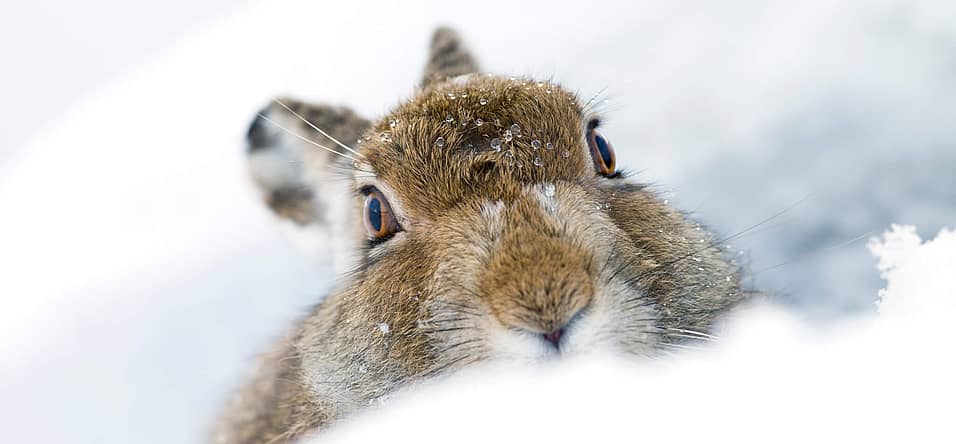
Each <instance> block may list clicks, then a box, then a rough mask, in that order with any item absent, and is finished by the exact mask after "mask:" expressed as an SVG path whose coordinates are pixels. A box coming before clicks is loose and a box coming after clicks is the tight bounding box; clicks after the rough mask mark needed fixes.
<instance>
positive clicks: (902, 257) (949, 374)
mask: <svg viewBox="0 0 956 444" xmlns="http://www.w3.org/2000/svg"><path fill="white" fill-rule="evenodd" d="M870 249H871V250H872V251H873V253H874V254H875V255H876V256H877V257H878V258H879V269H880V270H881V272H882V273H883V276H884V278H885V279H886V280H887V283H886V289H884V290H882V291H880V298H881V302H880V315H879V317H878V318H875V319H869V318H866V319H855V320H851V321H846V322H843V323H841V324H840V325H838V326H835V327H833V326H832V327H829V328H827V329H824V330H822V331H821V330H820V329H818V328H814V327H813V326H811V325H808V324H805V323H803V322H800V321H798V320H796V319H794V318H793V317H791V316H790V315H788V314H786V313H785V312H781V311H779V310H777V309H770V308H767V307H763V308H760V307H754V308H752V309H750V310H747V311H746V312H744V313H743V314H741V315H740V316H739V317H737V318H736V319H734V320H733V321H732V322H731V324H730V325H728V326H727V328H726V331H725V334H724V335H723V338H722V339H721V340H720V341H719V342H718V343H717V344H716V345H715V346H714V347H712V348H708V349H707V350H702V351H699V352H688V353H686V354H684V355H683V356H681V357H679V358H677V359H673V360H664V361H660V362H656V363H652V364H647V363H644V364H638V363H634V362H623V361H618V360H615V359H614V358H612V357H607V356H598V357H594V356H591V357H582V358H579V359H577V360H575V361H571V362H567V363H561V364H557V365H550V366H544V367H540V368H530V369H529V368H523V369H506V368H496V369H478V370H475V371H473V372H471V373H469V374H465V375H460V376H458V377H454V378H451V379H450V380H446V381H443V382H442V383H439V384H435V385H433V386H426V387H419V388H417V389H416V390H415V391H414V392H412V393H408V394H404V395H400V396H398V397H397V398H395V399H391V400H389V401H387V402H386V403H385V405H383V406H377V407H376V408H375V410H372V411H369V412H368V413H366V414H364V415H361V416H360V417H359V418H357V419H355V420H353V421H350V422H349V423H346V424H345V425H343V426H342V427H341V428H337V429H334V430H333V431H332V433H330V434H329V435H328V436H320V437H318V438H315V439H314V442H315V443H316V444H318V443H326V442H342V443H346V442H416V443H431V442H433V443H445V442H462V443H489V442H551V443H581V442H637V441H648V440H651V441H654V440H656V441H663V442H675V441H676V442H691V441H693V442H728V441H732V442H820V441H823V442H839V441H843V442H953V440H954V439H956V431H954V430H953V428H952V424H951V421H952V409H953V401H952V400H953V399H954V396H956V382H954V381H953V375H954V374H956V373H954V371H956V365H954V364H956V363H954V356H953V353H952V344H953V341H954V340H956V333H954V330H953V329H952V328H951V322H952V319H953V316H956V278H954V274H953V270H956V232H954V231H949V230H944V231H941V232H940V233H939V234H938V235H937V237H936V239H934V240H932V241H928V242H926V243H923V244H921V243H920V239H919V237H917V236H916V235H915V229H914V228H913V227H899V226H896V227H894V228H893V230H892V231H890V232H888V233H886V234H885V235H884V236H883V238H882V239H881V240H873V241H872V242H871V243H870ZM306 442H308V440H306Z"/></svg>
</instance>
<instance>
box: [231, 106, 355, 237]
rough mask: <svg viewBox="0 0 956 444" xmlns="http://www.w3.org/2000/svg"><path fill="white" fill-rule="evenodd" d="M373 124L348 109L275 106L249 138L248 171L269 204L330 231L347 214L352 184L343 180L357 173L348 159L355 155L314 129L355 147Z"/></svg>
mask: <svg viewBox="0 0 956 444" xmlns="http://www.w3.org/2000/svg"><path fill="white" fill-rule="evenodd" d="M370 124H371V123H370V122H369V121H368V120H366V119H364V118H362V117H360V116H358V115H357V114H355V113H354V112H352V110H351V109H349V108H345V107H338V106H330V105H325V104H309V103H305V102H301V101H298V100H294V99H276V100H274V101H272V102H271V103H270V104H269V106H267V107H266V108H265V109H263V110H262V111H260V112H259V113H258V114H257V115H256V117H255V118H254V119H253V121H252V124H251V125H250V126H249V131H248V134H247V135H246V142H247V146H246V156H247V157H246V158H247V160H248V166H249V172H250V175H251V176H252V179H253V181H254V182H255V184H256V185H257V186H258V188H259V190H260V192H261V195H262V199H263V201H264V202H265V204H266V205H267V206H268V207H269V208H270V209H271V210H272V211H273V212H275V213H276V215H278V216H279V217H281V218H283V219H287V220H289V221H292V222H294V223H295V224H297V225H302V226H313V227H317V228H320V229H321V230H323V231H324V230H326V229H331V228H332V227H331V226H330V225H331V224H333V222H334V219H335V217H337V216H338V215H341V214H344V213H345V212H346V210H347V209H348V208H345V207H342V208H339V206H341V205H344V203H342V202H341V201H342V199H343V196H347V195H348V191H347V184H348V183H349V181H348V180H345V178H344V177H343V176H348V175H349V172H350V171H351V169H352V167H351V160H350V159H349V157H348V156H352V157H354V156H353V155H352V154H351V153H349V152H348V151H347V150H345V149H344V148H342V147H341V146H340V145H338V143H336V141H333V140H331V139H330V138H329V137H326V136H324V135H322V134H321V133H320V132H319V131H317V130H316V129H315V128H320V129H322V130H323V131H325V132H326V133H327V134H328V135H329V136H332V137H334V138H335V140H337V141H339V142H342V143H343V144H345V145H347V146H354V144H355V141H356V140H358V138H359V137H360V136H361V135H362V133H364V132H365V130H366V129H367V128H368V127H369V125H370ZM315 144H317V145H322V146H325V147H327V148H329V149H332V150H335V151H336V152H337V153H339V154H336V153H332V152H329V151H327V150H325V149H322V148H320V147H318V146H316V145H315ZM343 189H345V190H346V191H344V194H343Z"/></svg>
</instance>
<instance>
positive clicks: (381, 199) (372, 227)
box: [365, 188, 402, 240]
mask: <svg viewBox="0 0 956 444" xmlns="http://www.w3.org/2000/svg"><path fill="white" fill-rule="evenodd" d="M365 227H366V228H367V229H368V234H369V236H371V237H372V239H375V240H384V239H387V238H388V237H390V236H391V235H393V234H395V233H397V232H399V231H401V229H402V227H400V226H399V225H398V220H396V219H395V214H394V213H392V208H391V207H389V206H388V201H387V200H385V196H384V195H383V194H382V193H381V192H380V191H378V190H377V189H375V188H371V189H369V191H368V196H366V197H365Z"/></svg>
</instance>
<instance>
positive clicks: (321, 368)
mask: <svg viewBox="0 0 956 444" xmlns="http://www.w3.org/2000/svg"><path fill="white" fill-rule="evenodd" d="M441 32H445V31H441ZM440 37H441V36H440ZM442 39H444V37H441V38H438V37H436V40H437V41H442V42H443V43H444V44H448V42H447V41H443V40H442ZM452 43H454V45H453V46H455V47H456V48H458V47H460V42H457V40H455V42H452ZM469 64H473V62H472V61H471V58H470V56H469V57H468V58H467V63H466V64H465V65H456V66H452V67H451V68H450V69H447V70H445V71H443V70H437V71H436V72H431V73H429V74H427V75H426V79H428V78H432V79H443V78H446V77H448V76H446V75H444V74H443V73H445V72H448V73H454V74H459V73H460V72H459V71H460V70H461V69H463V66H464V67H467V68H473V66H471V65H469ZM432 65H436V64H435V63H432V64H430V65H429V66H432ZM436 66H443V65H442V64H441V63H437V65H436ZM483 103H484V104H483ZM449 116H450V117H451V121H450V122H449V121H446V119H447V118H448V117H449ZM595 118H596V116H594V115H592V114H590V110H589V109H587V107H586V106H583V105H582V104H581V103H580V101H579V100H578V99H577V97H575V96H574V95H573V94H571V93H569V92H567V91H566V90H564V89H563V88H561V87H560V86H558V85H553V84H548V83H538V82H535V81H532V80H530V79H509V78H502V77H496V76H488V75H472V76H471V77H469V78H467V79H456V80H450V81H433V82H429V83H428V84H427V85H426V86H425V87H424V88H423V89H422V90H421V91H419V92H418V93H417V94H416V95H415V96H414V97H413V98H412V99H410V100H409V101H407V102H405V103H402V104H400V105H399V106H398V107H397V108H396V109H395V110H394V111H392V112H391V113H389V114H388V115H386V116H384V117H383V118H381V119H379V120H378V121H377V122H376V123H374V124H372V126H371V128H369V130H368V132H367V133H366V135H365V137H363V140H364V141H363V142H362V143H361V144H360V145H359V147H360V152H361V153H362V158H360V159H359V160H360V161H359V162H357V164H356V166H355V169H354V171H353V179H352V188H353V192H356V197H355V199H354V201H353V206H352V208H349V209H348V211H350V213H349V214H354V217H355V218H356V219H355V220H356V223H355V224H354V225H355V226H361V225H360V223H361V220H360V219H359V217H360V216H361V214H362V213H361V208H362V207H361V205H362V197H361V196H360V195H359V192H360V191H361V189H362V188H363V187H366V186H369V185H374V186H376V187H378V188H379V189H380V190H381V191H382V192H384V193H385V194H386V196H387V197H388V199H389V201H390V203H391V205H392V207H393V210H394V211H395V212H396V213H397V214H399V215H400V218H399V223H400V224H401V225H402V227H403V229H404V231H402V232H400V233H398V234H397V235H395V237H394V238H392V239H391V240H389V241H387V242H385V243H384V244H381V245H371V244H368V243H367V241H366V240H365V239H364V238H362V235H361V234H359V235H358V238H357V239H356V249H357V250H360V251H361V252H362V253H361V254H359V255H358V260H357V262H356V264H355V269H354V271H353V272H352V273H350V274H348V275H347V276H344V277H343V279H342V285H341V286H340V288H339V290H337V291H335V292H334V293H332V294H330V295H329V296H328V297H327V298H326V299H325V300H324V301H323V302H322V303H321V304H320V305H318V306H317V307H316V308H315V309H314V310H313V311H312V312H311V313H310V314H309V315H308V316H306V317H305V318H304V320H303V321H302V322H301V323H299V324H298V325H297V326H295V327H294V328H293V330H292V331H293V333H292V334H291V335H290V338H289V339H287V340H285V341H283V342H282V343H281V344H280V345H279V346H278V347H277V348H276V350H275V351H274V352H273V353H272V354H270V355H267V356H266V358H265V359H264V360H263V362H262V364H261V365H262V367H261V368H260V371H259V373H258V374H257V375H256V376H255V377H254V378H253V380H252V382H251V383H250V384H248V385H247V386H246V388H245V389H244V390H243V391H241V392H240V396H239V397H238V398H237V400H236V401H235V402H234V403H233V405H232V406H231V408H230V409H229V410H228V411H227V414H226V415H225V417H224V419H223V421H222V422H221V423H220V425H219V428H218V431H217V434H216V437H217V440H216V442H219V443H224V444H226V443H228V444H233V443H236V444H238V443H261V442H276V443H280V442H289V441H290V440H293V439H294V438H296V437H299V436H301V435H303V434H304V433H307V432H314V431H317V430H322V429H323V428H324V427H326V426H328V425H329V424H331V423H333V422H334V421H335V420H337V419H339V418H342V417H343V416H346V415H348V414H349V413H351V412H353V411H355V410H357V409H359V408H361V407H362V406H365V405H367V404H369V403H371V402H374V401H375V400H377V399H379V398H381V397H382V396H384V395H387V394H389V393H390V392H392V391H393V390H395V389H396V388H399V387H402V386H404V385H406V384H408V383H411V382H414V381H416V380H421V379H425V378H428V377H431V376H435V375H438V374H442V373H446V372H449V371H453V370H455V369H457V368H461V367H464V366H468V365H472V364H475V363H480V362H484V361H488V360H492V359H510V358H518V359H521V358H522V356H523V353H525V352H526V351H527V353H530V354H532V355H534V356H538V355H537V354H536V353H538V351H539V350H542V352H541V353H544V354H545V355H547V353H552V354H555V353H556V352H554V351H553V350H552V352H546V351H543V350H551V349H548V348H547V347H546V346H545V345H544V342H543V340H542V339H541V334H542V333H548V332H551V331H554V330H555V329H557V328H561V327H563V326H565V325H568V326H569V327H568V329H569V330H568V331H569V335H570V336H571V337H572V338H574V337H575V335H577V336H576V337H578V338H580V342H578V343H575V342H573V340H569V341H571V342H569V343H568V344H569V347H570V348H569V349H567V350H565V349H561V352H562V353H564V352H577V351H582V350H580V349H583V351H587V349H588V348H590V347H592V346H593V347H603V348H610V349H612V350H617V351H619V352H623V353H629V354H633V355H638V356H651V355H654V354H655V353H658V352H660V351H661V350H664V349H667V348H668V346H669V345H671V344H675V343H679V342H683V341H685V339H682V337H683V336H684V335H683V334H681V333H679V332H680V331H682V330H693V331H697V332H707V331H709V330H710V328H711V326H712V324H713V322H714V319H715V318H716V317H717V316H718V315H719V314H720V313H721V312H723V311H724V310H726V309H727V308H729V307H731V306H732V305H733V304H735V303H736V302H737V301H739V300H740V299H741V297H742V295H743V292H742V291H740V289H739V288H738V276H737V270H736V268H735V267H734V266H733V265H732V264H730V263H729V262H727V261H726V260H724V258H723V255H722V253H721V251H720V250H719V249H718V248H716V247H715V246H713V245H712V243H713V241H714V239H713V238H712V237H711V236H710V235H709V234H708V233H707V232H706V231H704V230H702V229H701V228H700V227H699V226H698V225H696V224H695V223H693V222H691V221H689V220H687V219H686V218H685V217H684V216H683V215H682V214H680V213H679V212H678V211H676V210H674V209H673V208H671V207H669V206H667V205H666V204H665V203H664V202H662V201H661V200H660V199H658V198H657V197H656V196H655V195H654V194H653V193H651V192H649V191H648V190H647V189H646V188H645V187H644V186H642V185H639V184H633V183H630V182H629V181H627V180H626V179H620V178H612V179H608V178H604V177H600V176H599V175H597V174H596V173H595V171H594V169H593V166H592V161H591V157H590V156H591V155H590V152H589V150H588V147H587V144H586V142H585V140H584V134H585V131H586V128H587V126H588V124H589V123H590V122H592V120H593V119H595ZM476 119H481V120H480V121H481V122H482V124H481V125H479V124H478V120H476ZM512 125H518V127H519V128H520V135H519V134H516V133H513V134H512V139H511V140H510V141H506V137H505V136H506V134H507V132H508V131H510V130H511V128H512ZM496 138H497V139H499V140H500V141H501V145H502V150H501V152H496V151H495V150H493V149H491V140H492V139H496ZM535 141H537V142H540V147H538V148H537V149H536V148H535V146H536V145H537V142H535ZM548 144H550V146H553V148H552V149H549V148H548V146H549V145H548ZM317 192H321V191H317ZM573 344H577V345H573ZM539 345H540V347H539ZM575 346H577V347H579V349H575V348H574V347H575ZM509 347H510V348H509ZM515 348H517V349H520V350H518V351H517V352H515V351H514V350H513V349H515ZM542 356H544V355H542Z"/></svg>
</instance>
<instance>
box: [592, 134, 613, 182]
mask: <svg viewBox="0 0 956 444" xmlns="http://www.w3.org/2000/svg"><path fill="white" fill-rule="evenodd" d="M588 148H590V149H591V160H592V161H594V171H597V173H598V174H600V175H602V176H604V177H611V176H614V175H615V174H617V169H616V166H615V163H616V162H615V158H614V148H613V147H611V143H610V142H608V141H607V139H605V138H604V136H602V135H601V133H599V132H597V130H596V129H593V128H592V129H589V130H588Z"/></svg>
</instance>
